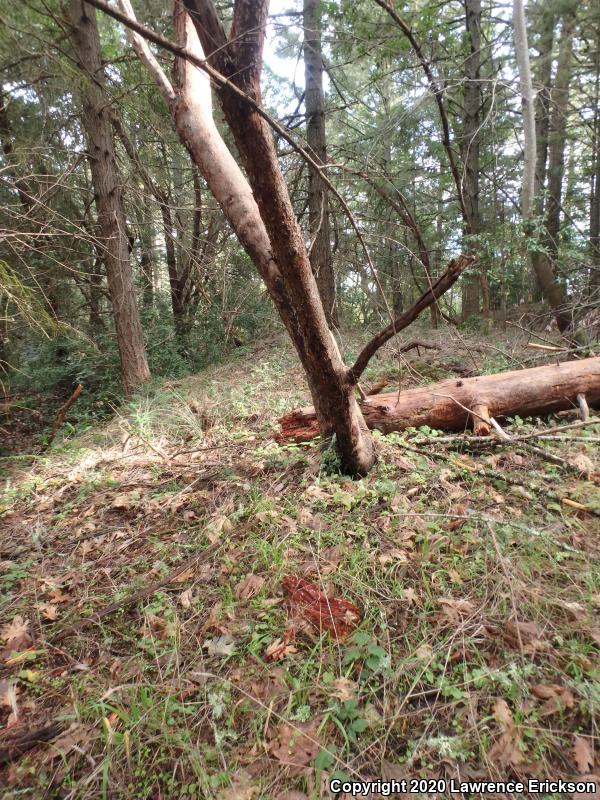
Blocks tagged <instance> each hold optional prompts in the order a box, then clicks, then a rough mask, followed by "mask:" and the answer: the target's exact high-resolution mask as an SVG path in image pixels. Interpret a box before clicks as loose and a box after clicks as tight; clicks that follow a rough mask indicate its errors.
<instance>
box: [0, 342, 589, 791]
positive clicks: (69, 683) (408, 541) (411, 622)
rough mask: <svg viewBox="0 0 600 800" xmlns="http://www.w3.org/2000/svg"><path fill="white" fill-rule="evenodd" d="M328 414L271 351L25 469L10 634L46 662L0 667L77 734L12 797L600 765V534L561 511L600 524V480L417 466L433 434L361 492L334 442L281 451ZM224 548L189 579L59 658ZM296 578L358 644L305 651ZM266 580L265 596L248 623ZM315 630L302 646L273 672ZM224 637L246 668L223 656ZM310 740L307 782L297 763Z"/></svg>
mask: <svg viewBox="0 0 600 800" xmlns="http://www.w3.org/2000/svg"><path fill="white" fill-rule="evenodd" d="M434 366H435V365H434ZM377 368H378V369H381V371H384V370H388V371H389V370H392V369H393V362H392V361H389V360H384V361H382V363H381V364H379V365H378V367H377ZM303 403H306V396H305V395H304V393H303V388H302V384H300V383H299V381H298V380H297V366H296V365H295V362H294V360H293V358H292V355H291V354H290V352H289V350H286V349H280V348H274V349H272V350H268V351H267V350H265V349H264V348H263V349H262V350H261V356H260V359H258V358H252V357H250V358H249V359H248V361H247V362H243V361H240V360H234V361H233V362H231V363H229V364H222V365H219V366H217V367H215V368H213V369H210V370H207V371H206V372H204V373H202V374H200V375H198V376H195V377H194V378H191V379H189V380H182V381H177V382H176V384H174V383H173V382H171V383H170V384H169V385H167V386H165V387H164V388H163V389H162V390H160V391H158V392H156V394H155V395H154V396H153V397H152V398H149V397H142V398H139V399H137V400H136V401H134V402H133V403H132V404H130V405H129V406H128V407H126V408H123V409H122V410H121V412H120V414H119V416H118V417H116V418H115V419H114V420H113V421H112V422H111V423H109V424H108V425H107V426H106V427H105V428H103V429H96V430H93V431H91V432H87V433H85V434H84V435H83V436H82V437H79V438H76V437H71V435H68V436H67V441H66V442H64V444H62V445H59V446H58V447H56V448H55V449H53V451H52V452H51V453H50V454H49V455H48V456H47V457H45V458H44V459H41V460H39V461H36V462H34V463H33V464H32V465H31V466H23V465H22V464H21V465H19V464H18V462H17V463H15V465H14V467H13V471H12V475H11V481H10V485H9V486H8V487H7V491H6V492H5V496H4V498H3V501H2V502H3V504H4V506H3V507H4V509H5V512H4V515H3V520H2V521H3V524H4V526H5V528H6V530H7V532H8V533H7V535H6V536H5V537H4V538H3V541H2V548H3V554H2V562H1V564H0V570H1V571H0V592H1V597H2V603H3V605H2V611H1V613H2V624H4V623H5V622H11V621H12V620H14V618H15V617H16V616H18V615H21V616H22V617H23V619H25V620H28V621H29V633H30V635H31V644H30V646H29V648H30V652H29V653H27V652H25V653H24V654H21V656H20V654H19V651H17V655H16V661H15V657H14V656H11V655H10V654H6V653H4V654H1V653H0V660H1V663H0V670H1V672H0V681H2V680H5V681H7V685H11V686H13V685H14V686H15V688H16V690H17V694H16V698H17V703H18V708H19V714H20V721H22V724H25V725H27V726H28V728H29V729H35V728H36V727H41V726H43V725H44V724H47V723H48V722H49V721H56V720H59V721H63V723H64V725H65V726H66V728H67V730H66V732H65V733H64V734H63V735H62V737H59V738H58V739H57V740H55V741H54V742H52V743H49V744H43V745H39V746H38V747H35V748H33V749H32V750H31V751H29V752H28V753H27V754H25V755H23V756H22V757H20V758H18V759H15V760H14V761H13V763H12V764H10V765H9V766H8V767H6V768H5V769H4V772H3V773H1V774H0V779H1V780H3V784H4V788H3V792H4V794H3V797H6V798H13V797H14V798H17V797H19V798H20V797H31V798H38V797H39V798H41V797H59V796H60V797H72V798H82V799H84V798H97V797H106V798H114V797H123V798H146V797H158V796H163V797H169V798H182V799H183V798H195V797H197V798H215V799H216V800H229V799H230V798H234V797H235V798H243V797H252V798H258V800H271V799H273V800H274V799H275V798H277V796H278V795H279V794H280V793H281V792H283V791H298V792H302V793H303V794H304V795H305V796H307V797H310V798H317V797H319V796H320V794H319V792H320V789H319V786H320V783H319V782H320V780H321V779H322V777H323V776H329V777H331V776H333V775H342V776H347V777H349V778H352V779H359V778H361V777H365V776H367V775H369V776H375V777H376V776H382V775H386V774H387V775H393V776H396V777H397V776H398V775H400V774H402V775H405V776H406V777H425V778H438V777H449V776H450V775H451V774H456V770H457V769H458V770H467V771H475V772H476V773H477V774H479V775H485V776H486V777H488V778H491V779H495V778H506V777H508V776H509V775H520V774H529V772H528V770H532V771H533V774H536V775H539V776H540V777H548V776H550V775H551V776H552V777H558V776H563V777H569V778H572V777H573V776H575V774H576V771H577V768H576V764H575V762H574V760H573V755H572V748H573V744H574V742H575V737H576V736H580V737H581V736H583V737H587V741H589V742H590V743H591V744H596V746H597V741H596V724H597V722H596V720H597V714H598V707H599V704H600V669H599V667H600V663H599V656H600V652H599V639H600V633H599V632H598V626H597V613H598V608H599V606H600V569H599V568H598V567H599V566H600V564H599V558H598V538H597V532H598V526H597V525H596V523H597V519H595V518H594V517H593V516H591V515H589V514H581V513H578V512H576V511H574V510H573V509H569V508H567V507H565V506H564V505H562V504H561V503H558V502H555V501H554V500H549V499H548V497H547V493H548V492H549V491H553V492H558V493H559V494H561V495H564V496H568V497H571V498H576V499H578V500H579V501H580V502H582V503H585V504H589V505H590V506H593V505H594V504H595V503H597V502H598V497H597V495H598V491H597V487H596V485H595V484H594V482H593V481H592V480H586V479H585V478H583V477H582V478H577V477H576V476H575V475H571V474H563V473H562V472H561V471H560V470H557V469H556V468H555V466H554V465H551V464H548V463H547V462H545V461H543V460H541V459H539V458H538V457H537V456H535V455H533V454H523V455H522V456H520V457H519V458H517V459H515V455H516V453H515V452H514V451H511V450H497V451H494V452H493V453H489V452H483V453H482V454H480V455H477V454H476V453H473V454H470V453H468V452H459V453H457V452H455V450H453V449H452V448H451V447H450V446H448V447H445V446H444V445H441V444H440V445H435V447H433V446H429V445H427V446H422V447H420V449H419V452H418V453H415V452H413V451H412V450H409V449H407V447H406V445H407V443H408V444H410V446H411V447H414V442H415V441H417V440H418V439H419V437H420V438H422V437H423V432H405V433H404V434H395V435H392V436H389V437H382V436H376V440H377V448H378V455H379V459H378V462H377V464H376V466H375V467H374V469H373V470H372V472H371V474H370V475H369V476H368V477H367V478H364V479H362V480H360V481H350V480H348V479H347V478H346V477H345V476H343V475H340V474H339V472H338V471H337V470H336V468H335V460H330V461H328V460H327V459H325V463H324V459H323V456H322V454H321V452H320V448H319V445H318V443H315V444H313V445H311V446H308V447H303V446H294V445H289V446H283V445H279V444H277V443H276V442H274V441H273V439H272V432H273V431H274V430H275V429H276V418H277V415H278V414H280V413H281V412H282V411H284V410H287V409H289V408H291V407H293V406H294V405H297V404H303ZM527 425H528V422H527V421H523V420H515V421H514V422H513V428H514V429H515V430H521V431H522V430H526V429H527ZM579 435H582V436H586V435H587V436H592V435H593V433H592V430H591V429H583V434H582V433H581V432H580V434H579ZM596 435H597V432H596ZM426 436H427V437H428V438H431V436H432V432H426ZM411 442H412V444H411ZM544 447H547V448H548V449H550V450H552V452H556V453H559V454H561V455H563V456H564V457H569V456H570V455H571V453H572V451H573V450H574V449H576V450H577V451H578V452H579V451H581V452H586V453H587V454H588V455H589V456H591V457H593V453H594V451H593V445H592V446H587V445H586V443H585V442H577V443H575V442H573V443H570V442H568V441H566V442H565V441H556V442H547V443H544ZM197 448H204V449H202V450H200V449H198V450H197V451H196V452H192V453H185V454H183V455H181V456H174V454H175V453H177V452H178V451H180V450H186V451H187V450H196V449H197ZM436 453H437V454H439V453H441V454H444V455H445V456H447V459H444V460H442V459H439V458H437V457H436ZM448 459H449V460H448ZM481 466H483V467H485V468H486V469H491V470H495V472H496V474H497V476H498V477H497V478H496V479H494V480H491V479H489V478H486V477H484V476H483V475H482V474H481V473H479V474H478V473H477V471H476V470H477V469H478V468H479V467H481ZM503 474H506V475H508V476H509V477H510V478H511V480H513V481H516V482H517V483H520V484H521V486H522V488H521V489H518V488H517V489H516V488H515V486H513V485H510V484H507V483H505V482H503V480H502V478H501V476H502V475H503ZM535 486H537V487H539V488H538V489H534V487H535ZM123 497H124V498H125V500H124V501H123V500H122V499H121V500H119V501H118V502H115V501H116V498H123ZM36 526H37V527H36ZM35 531H38V533H37V534H35V535H34V532H35ZM209 542H213V543H214V544H215V546H216V551H215V553H214V554H212V555H211V556H210V557H208V558H207V559H206V560H204V561H200V562H199V563H198V564H197V565H196V567H195V568H194V569H193V570H191V571H189V573H184V575H183V576H182V580H181V581H176V582H173V583H170V584H168V585H167V586H164V587H162V588H160V589H159V590H157V591H156V592H154V593H153V594H152V596H151V597H149V598H146V599H144V600H143V601H141V602H138V603H136V604H134V605H131V606H129V605H128V606H126V607H124V608H123V609H122V610H121V611H120V612H119V613H116V614H112V615H110V616H107V617H105V618H104V619H103V620H102V622H101V624H90V625H89V626H88V627H86V628H85V629H83V630H82V631H79V632H78V633H77V634H75V635H72V636H70V637H68V638H67V639H65V640H64V641H63V642H61V643H60V645H59V646H57V647H53V646H51V644H50V643H49V640H50V639H51V637H52V636H53V635H54V634H56V633H58V632H59V631H61V630H63V629H64V628H66V627H67V626H68V625H70V624H72V623H73V622H76V621H77V620H79V619H81V618H82V617H84V616H86V615H91V614H93V612H94V611H97V610H99V609H101V608H103V607H104V606H106V605H108V604H110V603H112V602H114V601H116V600H123V599H124V598H127V597H128V596H129V595H130V594H131V593H132V592H135V591H138V590H140V589H143V588H144V587H146V586H148V585H150V584H151V583H153V582H154V581H158V580H160V579H161V578H163V577H164V576H166V575H168V574H169V572H170V571H171V570H172V569H173V568H174V567H176V565H177V564H178V563H180V561H181V560H182V559H184V558H187V557H188V556H189V555H190V554H192V553H194V552H196V551H197V550H198V549H200V548H205V547H206V546H207V544H208V543H209ZM289 575H295V576H298V575H300V576H306V578H307V579H309V580H311V581H314V582H315V583H317V584H318V585H320V586H321V588H322V589H323V590H325V591H326V592H327V594H328V596H330V597H332V596H336V597H342V598H345V599H346V600H348V601H350V602H352V603H354V604H356V605H357V606H358V607H359V609H360V611H361V620H360V623H359V625H358V626H357V628H356V630H355V631H354V632H353V633H352V634H351V635H350V636H349V637H348V638H347V639H345V640H336V639H335V638H334V637H332V636H331V635H330V634H328V633H322V634H319V632H318V631H317V630H316V629H315V628H306V629H304V628H303V627H302V624H301V621H300V620H299V619H297V618H294V615H293V609H292V610H290V608H289V607H288V605H287V604H286V602H285V601H284V597H283V592H282V580H283V578H284V577H285V576H289ZM248 576H255V577H256V578H257V579H262V583H261V584H260V586H259V588H258V590H257V591H256V593H255V594H254V595H253V596H250V597H248V598H246V599H244V598H243V597H241V596H240V590H239V587H240V584H241V583H242V581H244V580H245V579H247V578H248ZM57 591H58V594H56V592H57ZM53 592H55V594H54V595H53ZM53 597H54V598H55V601H54V602H53V600H52V598H53ZM56 598H58V600H56ZM48 605H53V606H55V611H56V619H49V618H47V616H45V613H46V611H47V608H46V607H47V606H48ZM290 622H294V623H295V625H296V634H295V638H294V639H293V640H292V642H291V643H292V644H293V647H292V648H290V650H289V652H287V654H286V655H284V657H283V658H282V659H281V660H279V661H276V662H272V661H269V660H268V658H267V650H268V648H269V647H270V646H272V645H273V644H274V643H275V642H276V641H277V640H278V639H279V640H281V639H282V638H284V637H285V636H286V631H288V630H289V625H290ZM0 627H1V626H0ZM222 636H225V637H230V638H228V639H226V641H230V640H231V641H232V644H233V647H232V648H229V649H228V650H226V651H223V652H221V653H220V654H218V653H217V654H215V653H214V652H213V651H214V649H215V648H217V649H218V640H219V637H222ZM215 641H217V644H215ZM2 646H3V645H2V643H1V642H0V649H1V648H2ZM211 648H212V650H211ZM540 687H542V688H540ZM548 687H550V688H548ZM552 687H554V689H553V688H552ZM544 692H546V693H548V692H550V695H551V698H552V697H554V698H555V700H553V701H552V702H554V704H555V705H554V706H552V702H551V703H550V705H548V704H547V699H542V698H541V697H540V696H538V695H540V693H541V694H542V695H543V694H544ZM553 692H554V694H552V693H553ZM551 698H550V699H551ZM556 698H558V699H556ZM500 701H504V702H505V703H506V704H507V707H508V710H509V714H510V725H509V733H508V734H506V735H508V736H509V739H510V742H511V743H512V745H514V747H513V750H512V751H511V750H510V748H509V747H508V745H507V744H506V737H505V738H504V739H503V734H505V733H506V731H505V728H506V723H504V725H505V728H503V723H502V722H501V721H499V713H500V712H499V710H498V709H499V708H500V707H499V706H498V703H499V702H500ZM9 714H10V708H9V707H8V706H7V705H6V704H3V705H0V724H2V725H6V723H7V722H8V719H9ZM69 726H72V727H69ZM286 726H287V727H286ZM286 731H287V733H286ZM287 735H292V744H291V745H290V747H291V749H292V751H293V752H294V753H296V755H297V754H298V753H300V756H299V758H300V760H301V761H302V762H303V763H302V765H301V766H300V767H298V768H293V767H288V766H285V765H284V764H283V763H282V761H281V759H280V758H279V757H278V755H277V753H281V752H282V750H281V749H280V748H279V749H278V747H279V745H280V744H281V742H282V741H287V740H285V736H287ZM282 737H283V738H282ZM303 737H304V738H303ZM306 737H308V738H306ZM511 737H512V738H511ZM503 742H504V745H503ZM284 749H285V748H284ZM516 754H520V757H519V756H518V755H516Z"/></svg>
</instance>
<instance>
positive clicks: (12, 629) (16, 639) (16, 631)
mask: <svg viewBox="0 0 600 800" xmlns="http://www.w3.org/2000/svg"><path fill="white" fill-rule="evenodd" d="M28 628H29V620H28V619H25V620H24V619H23V617H22V616H21V615H20V614H17V615H16V616H15V618H14V619H13V621H12V622H9V623H8V624H7V625H5V626H4V627H3V628H0V639H3V640H4V642H5V643H6V645H7V648H8V650H10V651H18V650H25V649H26V648H27V647H29V645H30V644H31V642H32V639H31V636H30V635H29V633H28V632H27V629H28Z"/></svg>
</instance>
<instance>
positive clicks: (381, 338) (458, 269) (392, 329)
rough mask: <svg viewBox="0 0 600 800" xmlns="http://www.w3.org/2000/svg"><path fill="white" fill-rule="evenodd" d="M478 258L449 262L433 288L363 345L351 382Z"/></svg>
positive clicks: (353, 369) (351, 375)
mask: <svg viewBox="0 0 600 800" xmlns="http://www.w3.org/2000/svg"><path fill="white" fill-rule="evenodd" d="M476 260H477V259H476V258H475V256H467V255H460V256H459V257H458V258H454V259H453V260H452V261H451V262H450V263H449V264H448V268H447V270H446V272H444V274H443V275H441V276H440V277H439V278H438V279H437V281H436V282H435V283H434V284H433V286H432V287H431V289H427V291H426V292H424V293H423V294H422V295H421V297H419V299H418V300H417V302H416V303H414V305H412V306H411V307H410V308H409V309H408V311H405V312H404V313H403V314H400V316H399V317H396V319H395V320H394V321H393V322H392V323H391V324H390V325H388V326H387V327H385V328H383V329H382V330H381V331H379V333H378V334H376V335H375V336H374V337H373V338H372V339H371V341H370V342H369V343H368V344H367V345H366V346H365V347H363V349H362V350H361V352H360V353H359V355H358V358H357V359H356V361H355V363H354V366H353V367H352V368H351V369H350V371H349V377H350V381H351V383H353V384H356V383H357V382H358V380H359V378H360V376H361V375H362V374H363V372H364V371H365V368H366V366H367V364H368V363H369V361H370V360H371V359H372V358H373V356H374V355H375V353H376V352H377V351H378V350H379V348H380V347H381V346H382V345H384V344H385V343H386V342H388V341H389V340H390V339H391V338H392V337H394V336H395V335H396V334H397V333H400V331H402V330H404V328H407V327H408V326H409V325H410V324H411V322H414V320H415V319H416V318H417V317H418V316H419V314H420V313H421V312H422V311H424V310H425V309H426V308H428V307H429V306H430V305H431V304H432V303H434V302H435V301H436V300H437V299H438V298H439V297H441V296H442V295H443V294H444V292H446V291H448V289H449V288H450V287H451V286H452V284H454V283H455V282H456V281H457V280H458V278H459V276H460V274H461V273H462V272H463V270H465V269H466V268H467V267H468V266H470V265H471V264H473V263H474V262H475V261H476Z"/></svg>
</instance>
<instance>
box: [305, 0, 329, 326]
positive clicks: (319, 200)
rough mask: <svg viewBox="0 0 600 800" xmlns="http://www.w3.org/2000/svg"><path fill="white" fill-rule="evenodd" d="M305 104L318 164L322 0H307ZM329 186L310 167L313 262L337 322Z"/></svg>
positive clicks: (322, 151)
mask: <svg viewBox="0 0 600 800" xmlns="http://www.w3.org/2000/svg"><path fill="white" fill-rule="evenodd" d="M303 26H304V45H303V53H304V80H305V93H304V104H305V107H306V141H307V143H308V148H309V152H310V153H311V155H312V157H313V158H314V160H315V161H316V162H317V164H326V163H327V139H326V131H325V97H324V92H323V57H322V49H321V12H320V9H319V0H304V16H303ZM328 205H329V204H328V199H327V187H326V185H325V184H324V183H323V180H322V179H321V175H320V174H319V172H317V171H316V170H315V169H313V168H312V167H310V168H309V171H308V219H309V231H310V235H311V249H310V263H311V266H312V269H313V272H314V274H315V277H316V279H317V286H318V289H319V295H320V297H321V302H322V303H323V308H324V310H325V317H326V318H327V323H328V325H329V326H330V327H331V326H332V325H337V322H338V321H337V314H336V307H335V275H334V272H333V262H332V256H331V238H330V225H329V208H328Z"/></svg>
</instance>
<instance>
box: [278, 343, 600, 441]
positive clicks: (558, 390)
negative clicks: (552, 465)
mask: <svg viewBox="0 0 600 800" xmlns="http://www.w3.org/2000/svg"><path fill="white" fill-rule="evenodd" d="M577 395H583V396H584V397H585V399H586V401H587V403H588V405H589V406H598V405H600V357H596V358H586V359H581V360H579V361H565V362H563V363H562V364H548V365H547V366H544V367H534V368H533V369H522V370H514V371H512V372H500V373H498V374H496V375H479V376H476V377H474V378H463V379H458V380H457V379H455V378H451V379H449V380H444V381H440V382H438V383H433V384H431V385H429V386H425V387H422V388H418V389H407V390H406V391H403V392H393V393H391V394H379V395H375V396H369V397H367V398H366V400H365V401H363V402H361V403H360V407H361V410H362V413H363V416H364V418H365V422H366V423H367V425H368V426H369V428H371V429H376V430H379V431H382V432H383V433H391V432H392V431H401V430H404V429H405V428H411V427H415V428H417V427H420V426H421V425H428V426H429V427H430V428H435V429H442V430H451V431H456V430H463V429H465V428H466V427H467V425H468V424H469V423H471V424H472V425H473V428H474V431H475V432H476V433H480V434H487V433H489V430H490V418H491V417H494V418H499V419H501V418H502V417H510V416H513V415H514V414H519V415H520V416H522V417H527V416H532V415H536V416H543V415H545V414H550V413H552V412H554V411H562V410H564V409H568V408H577V406H578V402H579V401H578V398H577ZM279 423H280V425H281V433H280V434H279V435H278V437H277V439H278V441H285V440H288V439H293V440H295V441H297V442H305V441H309V440H311V439H314V438H315V437H316V436H318V435H319V426H318V423H317V420H316V416H315V412H314V409H313V408H312V407H308V408H299V409H295V410H294V411H291V412H290V413H289V414H285V415H284V416H283V417H281V418H280V420H279Z"/></svg>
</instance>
